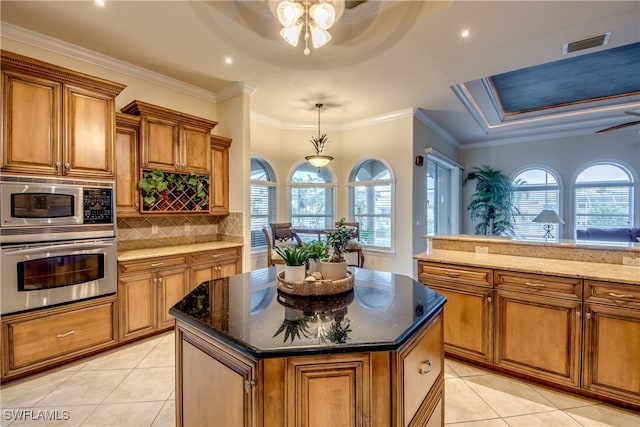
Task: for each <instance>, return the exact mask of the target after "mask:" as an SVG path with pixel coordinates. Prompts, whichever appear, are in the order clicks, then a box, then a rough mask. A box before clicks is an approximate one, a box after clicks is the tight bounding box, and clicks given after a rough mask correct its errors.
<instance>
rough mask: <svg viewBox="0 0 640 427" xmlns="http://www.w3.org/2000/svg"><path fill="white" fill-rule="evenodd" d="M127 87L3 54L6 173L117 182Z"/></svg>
mask: <svg viewBox="0 0 640 427" xmlns="http://www.w3.org/2000/svg"><path fill="white" fill-rule="evenodd" d="M124 88H125V85H122V84H119V83H115V82H111V81H108V80H104V79H100V78H97V77H92V76H89V75H86V74H82V73H78V72H76V71H73V70H69V69H66V68H62V67H58V66H56V65H52V64H48V63H45V62H41V61H37V60H34V59H32V58H28V57H24V56H21V55H17V54H15V53H11V52H7V51H4V50H3V51H2V137H3V141H4V143H3V147H2V172H6V173H18V174H37V175H65V176H69V177H90V178H113V176H114V163H115V154H114V138H115V97H116V95H118V94H119V93H120V92H121V91H122V90H123V89H124Z"/></svg>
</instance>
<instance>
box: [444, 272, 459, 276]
mask: <svg viewBox="0 0 640 427" xmlns="http://www.w3.org/2000/svg"><path fill="white" fill-rule="evenodd" d="M444 275H445V276H449V277H460V273H455V272H453V271H445V272H444Z"/></svg>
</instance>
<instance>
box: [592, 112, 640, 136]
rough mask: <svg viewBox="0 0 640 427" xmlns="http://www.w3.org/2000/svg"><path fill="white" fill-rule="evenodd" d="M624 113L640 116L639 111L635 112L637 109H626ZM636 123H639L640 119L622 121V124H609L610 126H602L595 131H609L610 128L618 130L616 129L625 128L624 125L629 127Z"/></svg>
mask: <svg viewBox="0 0 640 427" xmlns="http://www.w3.org/2000/svg"><path fill="white" fill-rule="evenodd" d="M624 113H625V114H629V115H631V116H638V117H640V112H637V111H632V110H628V111H625V112H624ZM637 124H640V120H634V121H632V122H627V123H622V124H619V125H615V126H611V127H608V128H604V129H600V130H599V131H596V133H603V132H609V131H612V130H618V129H622V128H626V127H629V126H634V125H637Z"/></svg>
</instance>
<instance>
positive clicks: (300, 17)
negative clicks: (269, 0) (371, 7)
mask: <svg viewBox="0 0 640 427" xmlns="http://www.w3.org/2000/svg"><path fill="white" fill-rule="evenodd" d="M343 12H344V0H316V1H309V0H305V1H304V2H298V1H281V2H279V3H278V5H277V6H276V16H277V17H278V21H280V24H282V26H283V27H284V28H283V29H282V30H281V31H280V35H281V36H282V38H283V39H285V40H286V41H287V43H289V44H290V45H291V46H293V47H296V46H297V45H298V41H299V40H300V34H302V30H303V29H304V54H305V55H309V52H310V50H309V39H311V45H312V46H313V48H314V49H317V48H319V47H322V46H324V45H325V44H327V43H329V40H331V34H329V32H328V31H327V30H328V29H329V28H331V27H332V26H333V24H334V23H335V22H336V21H337V20H338V19H340V16H342V13H343Z"/></svg>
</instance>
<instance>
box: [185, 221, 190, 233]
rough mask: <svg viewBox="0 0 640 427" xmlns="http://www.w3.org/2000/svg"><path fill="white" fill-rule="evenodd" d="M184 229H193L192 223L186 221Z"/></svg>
mask: <svg viewBox="0 0 640 427" xmlns="http://www.w3.org/2000/svg"><path fill="white" fill-rule="evenodd" d="M184 231H185V233H188V232H190V231H191V223H189V222H185V223H184Z"/></svg>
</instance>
